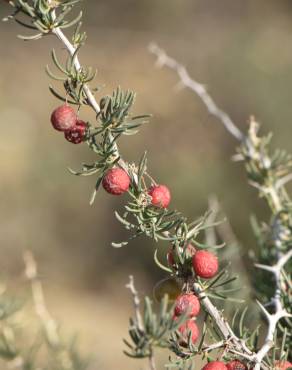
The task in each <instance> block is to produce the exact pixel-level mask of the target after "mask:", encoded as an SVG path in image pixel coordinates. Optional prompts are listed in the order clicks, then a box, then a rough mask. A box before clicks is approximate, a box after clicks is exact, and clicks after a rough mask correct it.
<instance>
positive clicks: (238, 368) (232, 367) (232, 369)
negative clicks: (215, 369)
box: [226, 360, 247, 370]
mask: <svg viewBox="0 0 292 370" xmlns="http://www.w3.org/2000/svg"><path fill="white" fill-rule="evenodd" d="M226 367H227V369H228V370H247V366H246V365H244V364H243V363H242V362H240V361H238V360H233V361H231V362H229V363H228V364H227V365H226Z"/></svg>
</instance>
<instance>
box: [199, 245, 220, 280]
mask: <svg viewBox="0 0 292 370" xmlns="http://www.w3.org/2000/svg"><path fill="white" fill-rule="evenodd" d="M193 267H194V270H195V273H196V274H197V275H198V276H200V277H202V278H205V279H210V278H212V277H213V276H215V275H216V274H217V272H218V267H219V266H218V259H217V257H216V256H215V255H214V254H213V253H211V252H208V251H204V250H201V251H198V252H196V254H195V255H194V257H193Z"/></svg>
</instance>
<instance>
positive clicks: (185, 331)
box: [178, 319, 200, 344]
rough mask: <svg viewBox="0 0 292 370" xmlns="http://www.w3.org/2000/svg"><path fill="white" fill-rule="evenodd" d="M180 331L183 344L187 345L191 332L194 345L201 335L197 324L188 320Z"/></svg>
mask: <svg viewBox="0 0 292 370" xmlns="http://www.w3.org/2000/svg"><path fill="white" fill-rule="evenodd" d="M178 331H179V332H180V334H181V336H182V341H181V344H186V343H187V341H188V336H189V333H190V332H191V333H192V334H191V339H192V343H196V341H197V340H198V338H199V335H200V331H199V328H198V326H197V324H196V323H195V322H194V320H191V319H190V320H187V321H186V322H185V323H184V324H182V325H181V326H180V327H179V328H178Z"/></svg>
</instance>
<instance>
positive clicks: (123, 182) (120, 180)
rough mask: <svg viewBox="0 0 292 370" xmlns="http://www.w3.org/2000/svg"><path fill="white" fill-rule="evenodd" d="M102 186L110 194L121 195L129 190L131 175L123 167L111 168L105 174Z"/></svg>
mask: <svg viewBox="0 0 292 370" xmlns="http://www.w3.org/2000/svg"><path fill="white" fill-rule="evenodd" d="M102 186H103V187H104V189H105V190H106V191H107V192H108V193H110V194H113V195H121V194H123V193H125V192H126V191H128V189H129V186H130V177H129V175H128V174H127V172H126V171H124V170H123V169H121V168H118V167H116V168H111V169H110V170H108V171H107V173H106V174H105V176H104V178H103V180H102Z"/></svg>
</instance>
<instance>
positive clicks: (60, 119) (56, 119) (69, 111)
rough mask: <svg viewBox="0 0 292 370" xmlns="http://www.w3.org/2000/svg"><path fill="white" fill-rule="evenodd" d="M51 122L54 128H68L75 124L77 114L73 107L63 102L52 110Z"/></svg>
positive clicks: (61, 129) (62, 129)
mask: <svg viewBox="0 0 292 370" xmlns="http://www.w3.org/2000/svg"><path fill="white" fill-rule="evenodd" d="M51 122H52V125H53V127H54V129H56V130H58V131H66V130H70V129H72V128H73V127H74V126H75V125H76V122H77V115H76V113H75V111H74V109H73V108H71V107H69V105H66V104H64V105H61V106H60V107H58V108H56V109H55V110H54V111H53V113H52V115H51Z"/></svg>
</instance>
